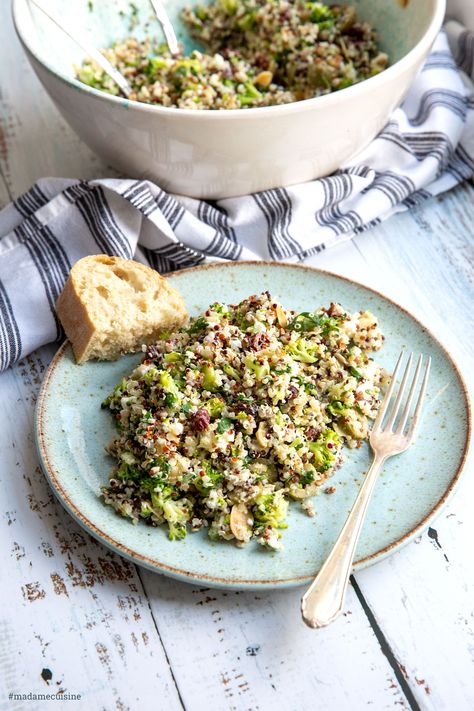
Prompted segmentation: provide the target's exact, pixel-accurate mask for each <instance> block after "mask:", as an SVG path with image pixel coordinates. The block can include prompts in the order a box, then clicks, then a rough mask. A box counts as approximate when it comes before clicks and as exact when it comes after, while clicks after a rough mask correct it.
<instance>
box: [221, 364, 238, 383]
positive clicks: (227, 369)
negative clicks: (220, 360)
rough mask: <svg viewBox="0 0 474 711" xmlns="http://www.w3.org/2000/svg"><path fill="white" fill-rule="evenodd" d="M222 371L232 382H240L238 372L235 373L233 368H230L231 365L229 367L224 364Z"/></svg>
mask: <svg viewBox="0 0 474 711" xmlns="http://www.w3.org/2000/svg"><path fill="white" fill-rule="evenodd" d="M222 370H223V371H224V373H226V374H227V375H229V376H230V377H231V378H233V379H234V380H240V375H239V374H238V372H237V371H236V369H235V368H233V367H232V366H231V365H229V364H228V363H224V365H223V366H222Z"/></svg>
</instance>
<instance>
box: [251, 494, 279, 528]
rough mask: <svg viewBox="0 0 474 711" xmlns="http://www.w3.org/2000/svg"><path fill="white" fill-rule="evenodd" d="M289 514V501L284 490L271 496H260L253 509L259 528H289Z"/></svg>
mask: <svg viewBox="0 0 474 711" xmlns="http://www.w3.org/2000/svg"><path fill="white" fill-rule="evenodd" d="M287 512H288V501H287V500H286V499H285V498H284V496H283V490H282V489H280V490H279V491H276V492H273V493H270V494H260V495H259V496H258V497H257V498H256V499H255V505H254V506H253V509H252V513H253V517H254V521H255V523H256V525H257V526H259V527H260V526H261V527H266V526H272V528H287V526H288V524H287V523H286V515H287Z"/></svg>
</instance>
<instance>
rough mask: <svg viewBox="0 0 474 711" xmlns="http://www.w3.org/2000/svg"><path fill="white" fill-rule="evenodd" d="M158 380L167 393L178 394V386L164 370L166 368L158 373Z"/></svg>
mask: <svg viewBox="0 0 474 711" xmlns="http://www.w3.org/2000/svg"><path fill="white" fill-rule="evenodd" d="M159 381H160V385H161V387H162V388H163V390H164V391H165V392H167V393H172V394H173V395H176V396H177V395H178V394H179V388H178V386H177V384H176V383H175V381H174V380H173V378H172V377H171V375H170V374H169V373H167V372H166V370H162V371H161V372H160V375H159Z"/></svg>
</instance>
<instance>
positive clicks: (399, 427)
mask: <svg viewBox="0 0 474 711" xmlns="http://www.w3.org/2000/svg"><path fill="white" fill-rule="evenodd" d="M404 355H405V352H404V351H402V352H401V353H400V356H399V358H398V361H397V364H396V366H395V370H394V371H393V375H392V378H391V381H390V386H389V389H388V391H387V393H386V395H385V397H384V399H383V402H382V404H381V406H380V409H379V412H378V414H377V417H376V419H375V422H374V426H373V431H374V430H378V431H380V432H392V431H393V432H394V433H395V434H397V435H405V436H406V437H407V438H408V439H409V440H411V439H412V437H413V434H414V431H415V428H416V426H417V423H418V420H419V418H420V413H421V408H422V405H423V400H424V397H425V393H426V385H427V383H428V378H429V373H430V367H431V357H428V359H427V360H426V363H425V366H424V377H423V380H422V383H421V387H420V389H419V392H418V399H417V401H416V405H415V410H414V413H413V416H412V418H411V421H410V424H409V428H408V431H407V432H406V433H405V427H406V424H407V421H408V418H409V416H410V411H411V407H412V404H413V401H414V398H415V393H416V390H417V386H418V381H419V379H420V373H421V369H422V366H423V361H424V357H423V355H422V354H420V355H419V356H418V360H417V363H416V368H415V373H414V375H413V377H412V380H411V386H410V390H409V392H408V396H407V398H406V402H405V406H404V408H403V411H402V413H401V415H400V417H398V415H399V412H400V408H401V405H402V401H403V397H404V395H405V390H406V387H407V383H408V380H409V377H410V373H411V370H412V364H413V358H414V356H413V353H410V355H409V357H408V362H407V365H406V367H405V372H404V374H403V377H402V380H401V383H400V386H399V389H398V393H397V395H396V400H395V403H394V404H393V405H392V407H389V406H390V403H391V400H392V395H393V393H394V390H395V385H396V383H397V378H398V375H399V372H400V369H401V365H402V362H403V358H404ZM385 415H388V417H387V421H386V422H385V423H384V422H383V420H384V418H385ZM397 418H398V421H397ZM395 423H396V428H395V429H394V425H395Z"/></svg>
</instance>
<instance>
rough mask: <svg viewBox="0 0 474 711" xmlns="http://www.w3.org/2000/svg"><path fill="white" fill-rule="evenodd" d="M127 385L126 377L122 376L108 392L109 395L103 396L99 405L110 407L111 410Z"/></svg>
mask: <svg viewBox="0 0 474 711" xmlns="http://www.w3.org/2000/svg"><path fill="white" fill-rule="evenodd" d="M127 385H128V380H127V379H126V378H123V379H122V380H121V381H120V383H119V384H118V385H116V386H115V388H114V389H113V391H112V392H111V393H110V395H109V396H108V397H106V398H105V400H104V401H103V403H102V405H101V407H110V409H111V410H112V409H113V406H114V405H117V400H118V399H119V398H121V397H122V395H123V394H124V393H125V392H126V390H127Z"/></svg>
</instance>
